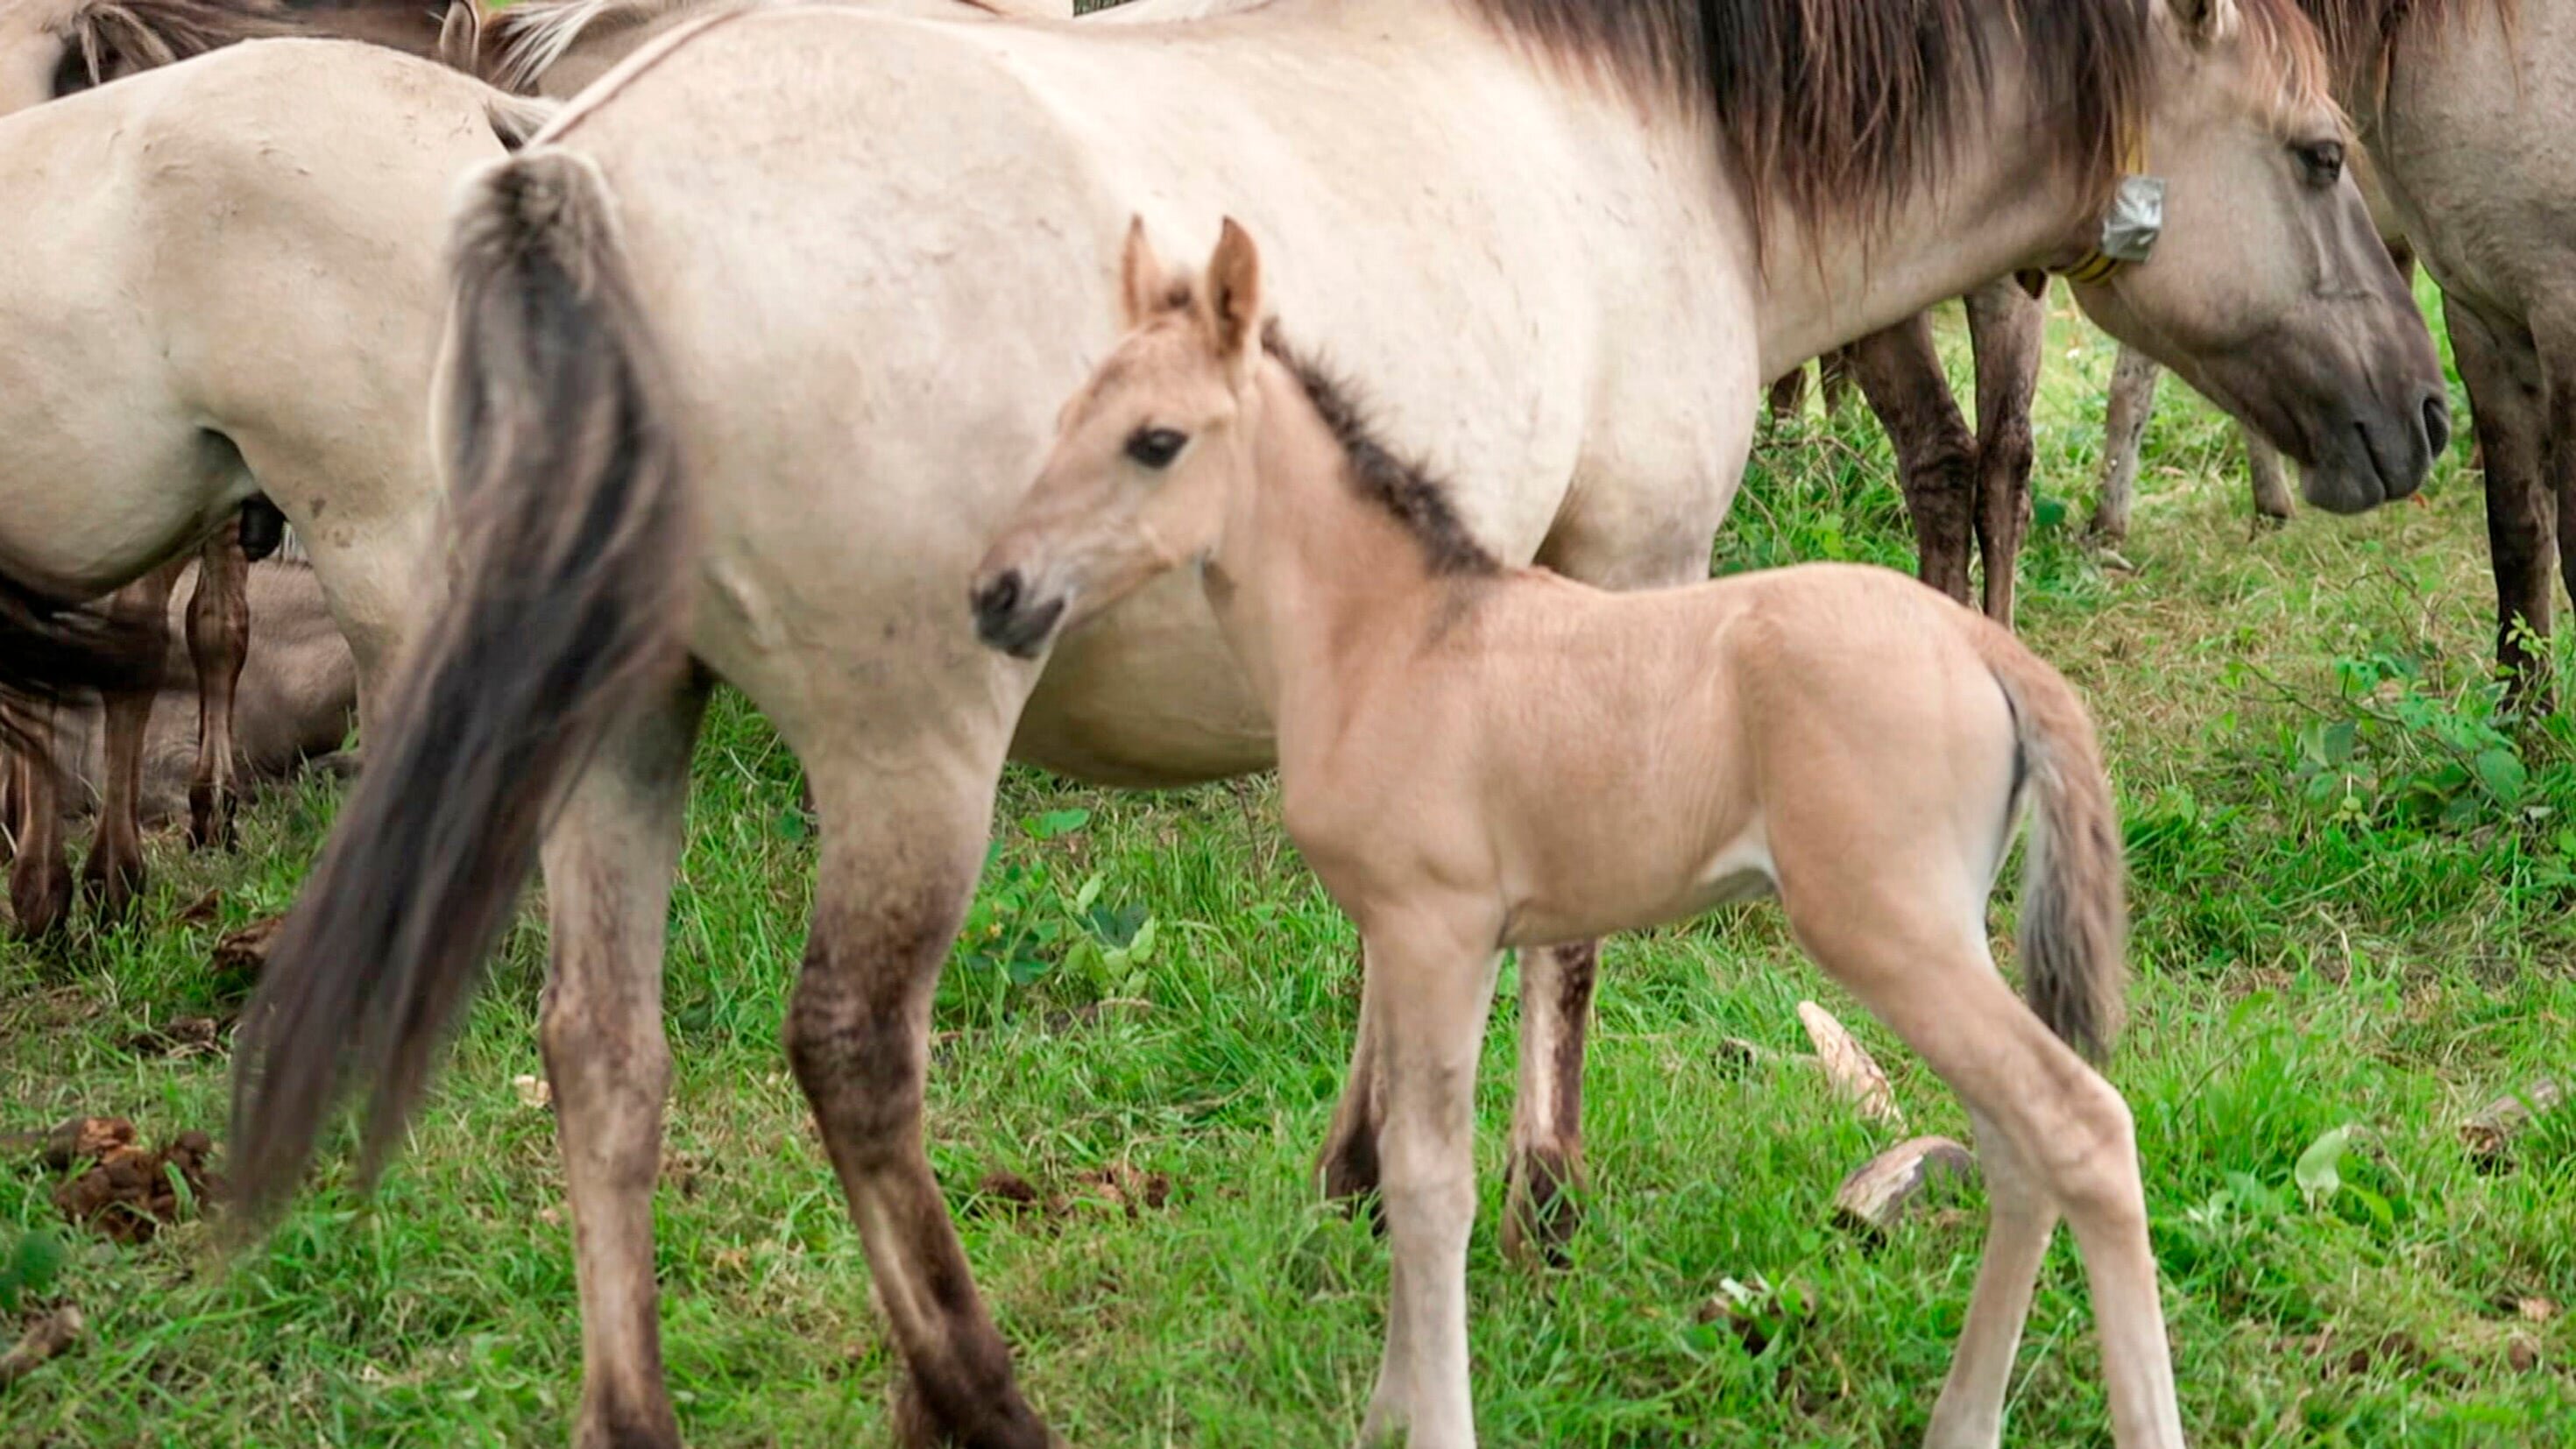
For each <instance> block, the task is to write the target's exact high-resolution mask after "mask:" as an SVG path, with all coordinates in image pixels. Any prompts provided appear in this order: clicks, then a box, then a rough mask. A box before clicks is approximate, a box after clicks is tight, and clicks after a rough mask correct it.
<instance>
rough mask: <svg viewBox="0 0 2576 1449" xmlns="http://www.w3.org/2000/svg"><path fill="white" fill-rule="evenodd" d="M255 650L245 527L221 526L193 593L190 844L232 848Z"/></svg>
mask: <svg viewBox="0 0 2576 1449" xmlns="http://www.w3.org/2000/svg"><path fill="white" fill-rule="evenodd" d="M249 654H250V556H249V554H248V553H247V552H246V551H245V550H244V548H243V546H242V540H241V530H239V529H234V528H223V529H217V530H216V531H215V533H214V534H213V536H212V537H209V538H208V539H207V540H206V546H205V547H204V548H203V549H201V550H199V553H198V560H197V587H196V590H195V592H193V593H192V594H190V595H189V597H188V659H189V662H190V663H192V664H194V665H195V666H196V669H197V768H196V771H195V773H194V774H192V775H191V776H190V777H189V780H188V844H189V845H190V846H192V847H195V848H198V849H203V848H205V847H206V846H209V845H220V846H222V847H223V848H224V849H226V850H230V849H232V846H233V807H234V805H235V804H236V803H237V800H238V798H239V794H240V792H239V789H238V787H237V785H236V783H235V781H234V779H233V755H234V751H233V698H234V694H235V691H236V690H238V689H239V688H240V685H241V672H242V663H243V661H244V660H245V659H247V658H248V657H249Z"/></svg>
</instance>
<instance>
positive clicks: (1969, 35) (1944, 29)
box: [1456, 0, 2404, 226]
mask: <svg viewBox="0 0 2576 1449" xmlns="http://www.w3.org/2000/svg"><path fill="white" fill-rule="evenodd" d="M1456 3H1458V4H1460V5H1462V6H1464V7H1465V8H1466V10H1467V11H1468V12H1469V13H1471V14H1474V15H1477V16H1479V17H1481V18H1482V19H1484V20H1485V21H1487V22H1488V23H1489V24H1491V25H1492V26H1493V27H1494V28H1495V29H1497V30H1498V31H1500V32H1501V33H1502V34H1503V35H1505V36H1506V37H1508V38H1510V39H1513V40H1516V41H1519V42H1521V43H1523V44H1526V45H1527V46H1529V47H1530V48H1531V49H1532V50H1533V51H1534V52H1536V53H1537V54H1538V55H1539V56H1541V57H1543V58H1544V59H1546V60H1548V61H1551V62H1553V63H1555V64H1557V65H1558V66H1560V67H1562V68H1563V69H1565V70H1567V71H1569V72H1572V73H1575V74H1577V75H1582V76H1586V77H1599V78H1603V79H1607V80H1609V81H1612V82H1614V83H1616V84H1618V85H1620V86H1622V87H1624V88H1625V89H1626V90H1628V91H1629V92H1630V93H1631V94H1634V95H1636V96H1639V97H1641V98H1649V99H1654V100H1660V101H1679V102H1681V103H1683V104H1685V105H1687V106H1690V107H1691V108H1693V109H1695V110H1697V111H1699V112H1701V113H1703V114H1705V115H1708V116H1711V117H1714V118H1717V124H1716V127H1715V131H1716V136H1717V141H1718V144H1719V145H1720V146H1721V147H1722V148H1723V149H1724V150H1725V152H1726V155H1727V159H1728V160H1729V161H1730V162H1732V163H1733V164H1734V166H1735V167H1736V169H1737V170H1738V172H1739V173H1740V174H1742V175H1743V176H1744V178H1745V179H1746V181H1747V183H1748V184H1750V185H1751V186H1752V187H1753V188H1754V191H1755V194H1756V195H1757V196H1760V197H1762V198H1764V199H1765V200H1766V201H1768V202H1771V203H1774V204H1777V205H1779V206H1781V207H1782V208H1784V209H1785V210H1786V211H1787V213H1788V214H1789V215H1790V216H1792V217H1794V218H1796V219H1797V220H1798V221H1799V222H1801V223H1803V224H1805V225H1808V226H1821V225H1826V224H1830V223H1834V222H1846V223H1859V224H1862V225H1864V226H1866V225H1870V224H1873V223H1875V222H1876V221H1877V220H1878V219H1879V218H1880V217H1881V216H1882V215H1884V214H1885V212H1886V211H1887V210H1888V209H1889V208H1890V207H1891V206H1892V205H1893V204H1894V203H1895V202H1896V201H1897V200H1898V199H1900V198H1901V197H1903V196H1904V195H1905V194H1906V193H1907V192H1909V191H1912V190H1914V189H1915V188H1918V187H1921V186H1924V185H1927V184H1931V183H1936V182H1937V181H1939V179H1940V177H1941V173H1942V172H1943V170H1944V169H1945V168H1946V167H1947V166H1948V165H1949V164H1950V162H1951V160H1952V158H1953V157H1954V155H1955V154H1956V153H1957V151H1958V149H1959V147H1960V145H1961V143H1962V142H1963V141H1964V140H1965V138H1966V137H1967V135H1968V134H1969V133H1970V129H1971V128H1972V127H1973V126H1974V125H1975V124H1976V123H1977V122H1978V121H1979V120H1980V119H1982V115H1981V113H1982V112H1983V110H1984V107H1985V103H1986V102H1987V100H1988V99H1989V98H1990V95H1991V92H1992V88H1993V81H1994V70H1993V65H1994V58H1993V56H1992V55H1990V54H1989V53H1988V51H1989V38H1990V33H1991V28H1992V27H1996V26H2000V27H2004V28H2008V29H2009V31H2010V32H2011V33H2012V34H2014V35H2016V36H2017V37H2018V38H2019V41H2020V44H2021V46H2022V48H2023V49H2024V51H2025V52H2026V53H2027V56H2028V69H2029V87H2030V95H2029V97H2028V99H2029V103H2030V108H2031V112H2032V114H2034V115H2038V116H2045V117H2050V118H2053V119H2052V120H2051V121H2050V123H2049V125H2050V140H2051V142H2052V143H2053V145H2054V146H2055V148H2056V150H2057V153H2058V159H2059V160H2060V162H2061V163H2062V164H2066V165H2069V166H2071V167H2072V168H2073V169H2074V170H2075V172H2076V174H2077V175H2078V176H2079V177H2080V178H2082V179H2083V180H2084V182H2085V183H2086V184H2088V185H2090V186H2092V187H2094V188H2097V189H2098V190H2099V191H2100V192H2101V193H2102V194H2103V195H2106V196H2107V195H2108V193H2109V191H2110V188H2111V187H2112V185H2113V184H2114V183H2115V182H2116V181H2117V180H2118V177H2119V166H2120V158H2121V157H2122V155H2123V154H2124V152H2125V150H2126V148H2127V145H2128V142H2129V141H2130V139H2131V138H2132V137H2133V136H2134V135H2135V134H2136V133H2137V130H2138V128H2139V126H2140V125H2141V123H2142V118H2143V112H2144V109H2145V106H2146V102H2147V96H2148V85H2149V80H2150V75H2151V72H2152V68H2153V66H2154V64H2155V35H2154V30H2153V26H2152V22H2151V21H2150V19H2149V16H2148V5H2149V3H2151V0H1456ZM2297 3H2298V0H2237V6H2238V9H2239V11H2240V12H2241V13H2242V15H2243V17H2244V19H2245V21H2246V23H2247V26H2248V29H2249V34H2250V37H2251V38H2252V39H2254V40H2255V41H2256V42H2257V43H2258V45H2259V46H2260V47H2261V49H2262V51H2263V53H2265V54H2267V55H2268V56H2269V57H2270V58H2271V59H2272V60H2273V61H2274V63H2275V66H2276V69H2278V70H2279V71H2280V73H2281V78H2282V83H2283V85H2284V87H2285V89H2286V90H2288V91H2290V92H2293V93H2294V94H2295V96H2296V97H2297V98H2300V99H2316V98H2322V97H2323V96H2324V95H2325V94H2326V93H2327V90H2328V80H2329V77H2328V75H2327V73H2326V71H2325V69H2324V67H2323V65H2322V58H2323V57H2322V52H2321V50H2320V48H2319V47H2318V45H2317V41H2316V37H2315V34H2314V32H2313V31H2312V30H2311V29H2310V27H2309V26H2308V24H2307V22H2306V20H2305V19H2304V18H2303V17H2302V16H2301V15H2300V14H2299V12H2298V11H2297V9H2296V8H2295V5H2296V4H2297ZM2308 3H2311V4H2317V3H2329V4H2331V3H2369V0H2308ZM2381 3H2396V4H2402V3H2404V0H2381Z"/></svg>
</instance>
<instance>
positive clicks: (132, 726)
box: [0, 0, 471, 936]
mask: <svg viewBox="0 0 2576 1449" xmlns="http://www.w3.org/2000/svg"><path fill="white" fill-rule="evenodd" d="M459 4H461V5H463V6H464V7H465V8H466V9H468V10H470V9H471V3H470V0H459ZM297 34H304V35H338V36H346V37H349V38H355V39H365V40H368V41H371V42H373V43H376V44H380V45H385V46H389V47H392V48H395V49H399V50H403V51H407V52H409V53H412V54H416V55H426V54H428V53H430V51H431V50H433V49H434V48H435V47H436V46H437V44H438V41H439V35H440V22H439V18H438V15H437V12H436V10H435V9H434V8H433V7H431V6H428V5H425V4H421V3H417V0H348V3H335V0H316V3H304V4H292V3H279V0H7V3H6V4H5V5H0V115H7V114H10V113H12V112H15V111H21V110H24V109H26V108H28V107H29V106H34V105H39V104H42V103H44V102H46V101H50V100H57V99H60V98H62V97H64V96H68V95H73V94H76V93H78V92H80V91H85V90H89V89H91V88H93V87H96V86H100V85H104V84H106V83H107V82H110V81H113V80H116V79H118V78H120V77H123V76H128V75H133V74H136V73H139V72H141V71H145V70H149V69H151V68H153V67H155V66H161V65H167V64H170V63H172V62H174V61H178V60H182V59H185V58H187V57H189V56H191V55H198V54H202V53H204V52H206V51H209V50H213V49H216V48H218V47H221V46H226V45H231V44H234V43H236V42H239V41H243V40H251V39H257V38H260V37H264V36H283V35H297ZM276 518H277V515H276V513H275V511H274V510H273V509H271V508H268V507H267V506H266V505H265V504H264V502H259V501H254V502H253V504H252V505H251V506H250V507H249V508H248V509H247V510H246V511H245V512H244V513H243V515H242V523H241V528H240V530H239V531H238V532H236V531H232V530H226V529H222V528H217V529H214V530H212V531H211V532H209V533H208V535H207V536H206V538H205V539H204V540H203V542H202V544H201V546H200V547H199V548H198V550H197V568H198V572H197V584H196V587H195V588H194V589H193V590H192V591H191V593H190V595H189V605H188V610H187V615H186V623H185V628H186V633H187V640H188V658H189V661H190V666H191V669H192V670H193V673H194V676H195V679H196V683H197V687H196V691H195V693H196V698H197V701H198V723H197V735H198V743H197V758H196V765H195V769H194V772H193V774H192V776H191V778H190V781H189V788H188V794H189V811H188V816H189V828H188V834H189V840H190V842H191V843H192V844H197V845H205V844H211V843H218V842H229V840H230V839H231V829H232V808H233V798H234V794H235V785H234V778H233V766H234V756H235V749H234V742H233V701H234V691H235V689H236V688H237V686H238V684H239V681H240V678H241V672H242V665H243V659H244V655H245V652H246V651H247V650H248V648H249V645H250V599H249V593H248V590H249V583H248V579H247V577H246V573H247V570H248V569H249V567H250V564H251V563H252V561H253V559H254V557H255V556H258V555H264V554H265V553H267V552H268V550H269V549H271V548H274V547H275V545H276V540H277V530H276V527H275V523H276ZM184 563H185V560H184V559H179V560H173V561H171V562H170V563H168V564H166V565H164V566H163V567H161V568H158V569H155V570H153V571H152V572H151V573H149V574H147V575H146V576H145V577H143V578H142V579H139V580H136V581H134V582H131V583H128V584H126V585H125V586H124V587H123V588H121V589H119V590H118V591H117V592H116V593H115V594H114V595H113V596H112V597H111V598H110V599H109V601H108V604H107V614H108V618H109V619H110V620H111V621H112V625H113V632H114V634H115V635H116V636H121V637H118V638H116V639H113V640H110V639H102V640H100V641H98V642H100V643H102V644H112V646H113V647H111V648H109V649H107V650H106V651H104V653H103V656H102V662H106V663H108V664H110V666H111V677H103V678H101V679H97V680H93V681H92V684H93V685H99V684H103V685H105V686H106V687H105V689H104V690H103V692H102V701H103V709H104V719H105V723H104V732H103V733H104V743H103V746H102V749H103V759H102V762H101V768H100V771H99V772H98V774H97V776H96V780H97V784H98V786H99V790H100V803H99V813H98V829H97V833H96V834H95V835H94V836H93V837H92V839H91V842H90V850H89V858H88V861H87V863H86V865H85V866H84V867H83V869H82V877H83V880H84V882H85V884H86V886H87V888H88V891H89V893H90V895H91V896H92V897H93V898H94V900H95V902H96V906H97V910H98V913H99V916H100V918H101V919H103V920H113V919H115V918H117V917H120V916H122V915H123V914H124V913H125V911H126V909H127V907H128V906H129V904H130V903H131V902H132V900H133V898H134V897H135V896H136V895H137V894H138V893H139V892H140V891H141V890H142V887H143V880H144V866H143V832H142V820H141V814H140V811H141V800H142V775H143V769H144V754H145V740H146V737H147V729H148V726H149V724H150V717H151V713H152V708H153V704H154V701H155V698H156V695H157V694H158V693H159V692H160V691H159V690H158V689H156V688H155V687H153V685H151V684H150V683H148V682H147V683H138V682H136V681H133V680H129V679H122V678H119V677H113V676H118V675H122V674H123V673H125V671H124V670H122V669H117V668H115V667H114V663H115V661H117V660H119V659H122V660H126V661H129V662H136V661H146V660H157V659H158V657H159V656H160V654H161V652H162V650H163V647H164V645H165V642H166V640H167V638H168V630H169V624H168V620H167V618H166V611H167V606H168V602H169V599H170V596H171V593H172V590H173V588H174V586H175V584H176V583H177V581H178V573H179V569H180V568H181V567H182V565H183V564H184ZM75 693H77V691H75ZM58 703H59V701H57V700H55V699H52V698H46V697H38V698H27V699H19V700H16V701H11V702H6V703H0V708H5V709H7V711H8V719H9V721H10V723H11V725H12V726H13V728H12V729H11V730H10V731H9V734H10V735H11V738H9V739H7V740H5V741H0V753H5V754H6V756H7V758H6V761H5V763H0V768H5V770H6V772H7V781H8V783H7V790H6V795H7V809H6V811H5V814H6V816H7V828H6V831H5V834H6V838H7V840H8V843H9V845H10V847H11V849H12V851H13V855H12V859H11V861H10V870H9V899H10V907H11V913H12V915H13V917H14V918H15V924H16V927H17V929H18V931H19V932H20V933H21V934H24V935H30V936H43V935H47V934H50V933H52V932H53V931H55V930H56V929H58V928H59V927H60V926H61V925H62V923H63V922H64V920H65V919H67V918H68V916H69V914H70V909H71V899H72V876H71V868H70V866H69V865H68V864H67V863H65V861H64V859H63V852H62V842H61V829H62V825H61V819H62V808H61V789H62V784H63V773H62V769H61V768H60V766H61V765H63V764H64V763H65V762H60V761H57V760H55V759H54V754H55V751H54V750H53V748H52V740H51V736H52V734H53V722H54V710H55V708H56V706H57V704H58Z"/></svg>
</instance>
